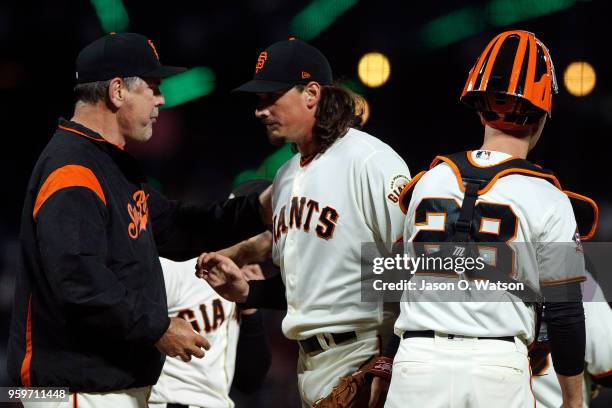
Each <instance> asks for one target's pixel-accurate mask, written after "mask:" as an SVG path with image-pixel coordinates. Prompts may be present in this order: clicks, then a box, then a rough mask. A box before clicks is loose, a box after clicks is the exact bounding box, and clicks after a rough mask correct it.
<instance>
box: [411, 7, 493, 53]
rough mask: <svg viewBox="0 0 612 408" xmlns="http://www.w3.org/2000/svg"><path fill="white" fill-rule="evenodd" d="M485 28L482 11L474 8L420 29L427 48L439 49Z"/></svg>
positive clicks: (454, 13)
mask: <svg viewBox="0 0 612 408" xmlns="http://www.w3.org/2000/svg"><path fill="white" fill-rule="evenodd" d="M485 26H486V24H485V19H484V15H483V13H482V11H481V10H480V9H478V8H476V7H466V8H463V9H459V10H456V11H453V12H451V13H448V14H445V15H443V16H440V17H437V18H435V19H433V20H431V21H430V22H428V23H427V24H425V25H424V26H423V28H422V29H421V39H422V41H423V44H424V45H425V46H426V47H427V48H441V47H444V46H447V45H449V44H452V43H454V42H457V41H460V40H463V39H464V38H467V37H469V36H471V35H473V34H476V33H477V32H479V31H481V30H483V29H484V28H485Z"/></svg>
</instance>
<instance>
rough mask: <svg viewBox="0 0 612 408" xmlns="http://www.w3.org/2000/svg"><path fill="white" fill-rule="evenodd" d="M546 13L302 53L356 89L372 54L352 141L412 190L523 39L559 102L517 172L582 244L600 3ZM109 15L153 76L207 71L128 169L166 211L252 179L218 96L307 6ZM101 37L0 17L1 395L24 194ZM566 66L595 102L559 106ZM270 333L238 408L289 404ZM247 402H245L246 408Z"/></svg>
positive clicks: (244, 116)
mask: <svg viewBox="0 0 612 408" xmlns="http://www.w3.org/2000/svg"><path fill="white" fill-rule="evenodd" d="M337 1H339V2H340V1H342V2H344V0H337ZM551 1H552V0H533V1H527V0H517V1H516V4H519V5H520V6H521V7H523V8H525V9H533V8H535V7H537V6H538V4H543V3H550V2H551ZM560 1H561V3H566V4H569V5H570V6H569V7H567V8H565V9H562V10H560V11H557V12H554V13H551V14H547V15H544V16H540V17H536V18H528V19H526V20H524V21H521V22H518V23H515V24H512V25H510V26H496V27H494V26H491V25H490V24H488V23H481V24H479V25H480V26H481V27H480V29H479V30H478V31H477V32H475V33H474V34H472V35H469V36H467V37H466V38H464V39H462V40H461V41H458V42H455V43H453V44H450V45H448V46H444V47H441V48H437V49H430V48H427V47H426V44H425V42H424V41H423V39H422V36H421V32H422V31H421V30H422V29H423V27H424V26H425V24H427V23H428V22H429V21H431V20H432V19H434V18H436V17H438V16H440V15H444V14H447V13H449V12H452V11H456V10H460V9H464V8H466V7H468V8H469V7H472V8H473V9H484V8H485V5H486V4H488V3H489V2H487V1H451V0H447V1H431V2H414V3H413V2H403V1H387V0H377V1H360V2H357V3H356V4H355V5H354V6H353V7H352V8H350V9H349V10H348V11H346V12H345V13H343V14H342V15H341V16H340V17H339V18H338V19H337V20H336V21H335V22H334V23H333V24H332V25H330V26H329V27H328V28H327V29H326V30H324V31H323V32H321V34H320V35H318V36H317V37H315V38H314V39H312V40H311V41H310V42H311V43H312V44H313V45H315V46H316V47H318V48H320V49H321V51H322V52H323V53H325V54H326V55H327V57H328V59H329V60H330V62H331V65H332V67H333V69H334V73H335V75H336V77H337V78H340V79H344V80H352V81H355V82H357V83H358V82H359V80H358V77H357V63H358V61H359V58H360V57H361V56H362V55H363V54H364V53H365V52H368V51H380V52H383V53H385V54H386V55H387V56H388V57H389V59H390V61H391V77H390V79H389V81H388V82H387V83H386V84H385V85H384V86H383V87H381V88H376V89H367V88H365V87H364V91H365V92H364V95H365V97H366V98H367V100H368V101H369V103H370V107H371V116H370V120H369V122H368V123H367V124H366V127H365V130H366V131H368V132H369V133H371V134H373V135H375V136H376V137H378V138H380V139H382V140H384V141H385V142H387V143H389V144H390V145H391V146H392V147H393V148H394V149H395V150H396V151H398V152H399V153H400V154H401V155H402V156H403V157H404V159H405V160H406V162H407V163H408V165H409V167H410V169H411V172H412V173H413V174H416V173H417V172H418V171H420V170H421V169H424V168H425V167H426V166H427V165H428V164H429V162H430V161H431V160H432V158H433V157H434V156H435V155H437V154H440V153H450V152H454V151H458V150H465V149H467V148H477V147H479V143H480V141H481V137H482V127H481V125H480V123H479V121H478V119H477V118H476V116H475V115H474V114H473V113H471V112H470V111H468V110H467V109H466V108H465V107H464V106H462V105H461V104H460V103H459V102H458V97H459V94H460V92H461V90H462V88H463V85H464V81H465V78H466V77H467V73H468V71H469V69H470V68H471V65H472V64H473V62H474V61H475V59H476V57H477V56H478V54H479V52H480V51H481V50H482V48H483V47H484V46H485V44H486V43H487V42H488V41H489V40H490V39H491V38H492V37H493V36H494V35H495V34H497V33H498V32H501V31H504V30H507V29H525V30H529V31H533V32H535V33H536V35H537V36H538V37H539V38H540V39H541V40H542V41H543V42H544V43H545V44H546V45H547V46H548V48H549V49H550V51H551V55H552V57H553V61H554V63H555V66H556V69H557V76H558V79H559V83H560V93H559V95H557V96H556V97H555V99H554V102H553V117H552V119H551V120H550V121H549V122H548V124H547V126H546V128H545V130H544V134H543V137H542V139H541V141H540V143H539V145H538V146H537V147H536V149H535V150H534V151H533V153H532V154H531V156H530V159H531V160H532V161H534V162H536V163H538V164H540V165H542V166H544V167H546V168H550V169H553V170H555V171H556V173H557V175H558V177H559V179H560V181H561V183H562V185H563V186H564V188H566V189H569V190H572V191H576V192H579V193H582V194H585V195H587V196H590V197H591V198H593V199H595V200H596V201H597V202H598V204H599V208H600V224H599V231H598V234H597V235H596V237H595V240H597V241H609V240H610V238H611V237H612V210H611V209H612V207H611V206H612V203H611V200H610V194H609V186H610V181H609V178H610V175H611V172H610V170H609V162H608V161H609V150H610V146H611V143H610V141H609V139H608V137H610V130H611V128H612V86H611V84H610V76H609V73H610V72H612V71H611V68H612V62H610V59H609V57H608V53H609V49H610V46H609V42H610V34H609V26H610V21H609V16H610V13H609V11H606V10H608V3H609V2H607V1H603V0H600V1H562V0H560ZM124 3H125V8H126V9H127V13H128V15H129V18H130V25H129V31H136V32H140V33H143V34H145V35H147V36H148V37H149V38H151V39H152V40H153V41H154V42H155V44H156V46H157V50H158V51H159V54H160V56H161V60H162V62H164V63H166V64H171V65H183V66H187V67H192V66H207V67H210V68H211V69H212V70H213V71H214V72H215V74H216V87H215V89H214V91H213V92H212V93H211V94H209V95H207V96H205V97H202V98H199V99H197V100H194V101H191V102H188V103H186V104H183V105H180V106H177V107H174V108H171V109H168V110H165V111H163V112H162V113H161V116H160V120H159V122H158V123H157V125H156V129H155V132H154V137H153V139H152V140H151V141H150V142H149V143H148V144H147V145H144V146H140V147H139V148H137V149H134V150H133V152H134V154H135V155H136V156H138V157H139V158H140V160H141V162H142V164H143V167H144V168H145V171H146V173H147V174H148V175H149V176H150V177H152V178H153V179H154V180H156V182H158V183H159V185H160V186H161V188H162V190H163V191H164V193H165V194H166V195H168V196H170V197H172V198H179V199H189V200H199V201H204V202H206V201H210V200H214V199H221V198H223V197H225V196H226V195H227V194H228V192H229V191H230V188H231V182H232V180H233V178H234V177H235V176H236V175H237V174H238V173H239V172H241V171H243V170H245V169H247V168H257V167H258V166H259V164H260V163H261V162H262V160H264V159H265V158H266V157H267V156H268V155H269V154H271V153H272V152H274V151H275V150H276V148H275V147H272V146H270V145H269V144H268V142H267V139H266V137H265V134H264V131H263V129H262V128H261V127H260V126H259V125H258V124H257V122H256V121H255V119H254V117H253V105H252V101H251V100H249V99H248V98H240V97H236V96H233V95H230V93H229V91H230V90H231V89H232V88H234V87H236V86H238V85H240V84H241V83H242V82H244V81H246V80H248V79H249V78H250V77H251V75H252V73H253V66H254V63H255V60H256V57H257V55H258V53H259V52H260V51H261V50H263V49H264V48H265V47H267V46H268V45H270V44H271V43H273V42H276V41H278V40H283V39H286V38H287V36H288V35H289V34H295V33H293V32H291V29H290V22H291V19H292V18H293V17H294V16H295V15H296V14H297V13H298V12H300V11H301V10H303V9H304V8H305V7H306V6H308V5H309V4H310V2H309V1H304V0H295V1H282V0H258V1H249V2H246V1H244V2H201V1H198V2H195V1H174V2H152V1H141V0H127V1H124ZM332 3H333V2H332ZM103 34H104V31H103V29H102V27H101V25H100V22H99V20H98V18H97V16H96V13H95V11H94V8H93V7H92V4H91V3H90V2H88V1H85V0H81V1H74V0H73V1H69V0H54V1H50V0H45V1H37V2H27V1H20V2H14V1H2V2H1V3H0V92H1V93H2V98H1V99H0V104H1V108H2V109H1V112H2V134H3V143H2V145H3V146H4V147H3V154H2V161H1V167H0V175H1V177H2V179H3V182H2V185H1V187H0V188H1V189H2V200H0V203H1V204H0V205H1V206H2V221H1V222H0V254H1V255H0V334H1V335H0V384H6V382H7V381H8V379H7V378H6V374H5V371H4V370H5V368H4V367H5V355H4V350H5V347H6V337H7V333H8V322H9V317H10V308H11V303H12V296H13V280H14V274H13V270H12V267H11V265H12V263H13V257H14V254H15V253H16V251H17V241H16V240H17V236H18V225H19V218H20V215H21V207H22V204H23V197H24V192H25V187H26V184H27V181H28V178H29V176H30V172H31V170H32V168H33V165H34V163H35V161H36V158H37V156H38V154H39V153H40V151H41V150H42V149H43V147H44V146H45V144H46V143H47V141H48V140H49V138H50V136H51V134H52V132H53V130H54V127H55V125H56V121H57V118H58V117H59V116H65V117H67V118H69V117H70V116H71V114H72V108H73V103H74V100H73V95H72V87H73V85H74V80H73V79H74V60H75V58H76V55H77V53H78V52H79V50H80V49H81V48H82V47H84V46H85V45H87V44H88V43H90V42H91V41H93V40H95V39H96V38H98V37H100V36H101V35H103ZM576 60H585V61H588V62H589V63H591V64H592V65H593V66H594V68H595V70H596V72H597V74H598V76H597V84H596V86H595V89H594V91H593V92H592V93H591V94H589V95H587V96H585V97H582V98H577V97H574V96H571V95H570V94H569V93H568V92H567V91H566V89H565V87H564V86H563V72H564V70H565V68H566V67H567V65H568V64H569V63H570V62H572V61H576ZM270 317H271V318H270V319H269V320H270V322H271V325H270V328H269V330H270V332H271V335H272V339H273V344H274V347H275V349H276V350H277V351H275V356H274V366H273V370H272V371H271V372H270V374H269V376H268V380H267V382H266V386H265V389H264V390H263V391H262V392H260V395H259V396H258V397H255V398H254V399H251V403H249V404H247V403H243V404H241V405H242V406H247V405H248V406H289V405H291V403H290V402H288V401H295V398H296V397H295V372H294V366H295V362H294V351H295V350H294V349H293V345H291V344H290V343H289V342H286V341H284V340H283V339H282V338H281V335H280V334H279V333H280V331H279V329H278V316H270ZM603 340H604V339H602V341H603ZM606 341H610V340H609V339H606ZM608 395H609V394H608ZM257 398H259V401H260V402H259V403H255V402H253V401H254V400H255V399H257ZM271 401H275V403H273V402H271ZM611 401H612V399H610V398H608V399H607V402H606V400H605V396H604V397H602V398H600V399H599V400H598V401H597V406H601V407H603V406H610V405H611V404H612V402H611ZM594 406H595V405H594Z"/></svg>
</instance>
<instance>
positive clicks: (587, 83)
mask: <svg viewBox="0 0 612 408" xmlns="http://www.w3.org/2000/svg"><path fill="white" fill-rule="evenodd" d="M596 82H597V75H596V74H595V69H594V68H593V66H592V65H591V64H589V63H588V62H585V61H576V62H572V63H571V64H569V65H568V66H567V68H565V73H564V74H563V83H564V84H565V89H567V92H569V93H570V94H572V95H574V96H585V95H588V94H590V93H591V91H592V90H593V88H595V83H596Z"/></svg>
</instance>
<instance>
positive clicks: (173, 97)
mask: <svg viewBox="0 0 612 408" xmlns="http://www.w3.org/2000/svg"><path fill="white" fill-rule="evenodd" d="M159 89H160V91H161V93H162V95H163V96H164V99H165V100H166V103H165V105H164V106H162V109H165V108H171V107H173V106H176V105H180V104H181V103H185V102H189V101H191V100H193V99H196V98H199V97H201V96H204V95H208V94H209V93H211V92H212V91H213V89H215V73H214V72H213V70H211V69H210V68H207V67H196V68H192V69H190V70H188V71H185V72H182V73H180V74H178V75H173V76H171V77H170V78H167V79H164V80H163V81H162V84H161V85H160V87H159Z"/></svg>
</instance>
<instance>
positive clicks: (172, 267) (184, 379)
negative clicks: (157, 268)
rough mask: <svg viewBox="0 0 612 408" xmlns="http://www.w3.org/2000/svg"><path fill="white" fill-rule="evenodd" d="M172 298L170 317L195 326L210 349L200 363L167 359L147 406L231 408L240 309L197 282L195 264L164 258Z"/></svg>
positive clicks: (202, 283)
mask: <svg viewBox="0 0 612 408" xmlns="http://www.w3.org/2000/svg"><path fill="white" fill-rule="evenodd" d="M160 261H161V265H162V269H163V272H164V281H165V283H166V293H167V297H168V314H169V316H171V317H175V316H179V317H182V318H184V319H185V320H187V321H189V322H191V324H192V326H193V328H194V330H195V331H197V332H198V333H200V334H201V335H202V336H204V337H205V338H206V339H207V340H208V341H209V343H210V350H208V351H206V356H205V357H204V358H202V359H198V358H192V359H191V361H189V362H184V361H182V360H181V359H180V358H179V357H175V358H172V357H166V363H165V364H164V368H163V370H162V373H161V376H160V377H159V380H158V381H157V384H156V385H155V386H154V387H153V391H152V393H151V398H150V399H149V402H153V403H161V402H174V403H179V404H184V405H194V406H198V407H206V408H221V407H223V408H228V407H230V408H231V407H233V406H234V403H233V402H232V400H231V399H230V398H229V396H228V394H229V390H230V387H231V385H232V379H233V377H234V366H235V363H236V346H237V343H238V334H239V330H240V328H239V324H238V318H237V316H238V315H237V313H238V310H237V308H236V304H235V303H233V302H228V301H227V300H225V299H223V298H222V297H221V296H219V295H218V294H217V293H216V292H215V291H214V290H213V289H212V288H211V287H210V286H209V285H208V284H207V283H206V281H204V280H202V279H198V278H197V277H196V276H195V264H196V259H192V260H189V261H186V262H174V261H170V260H168V259H164V258H160Z"/></svg>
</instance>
